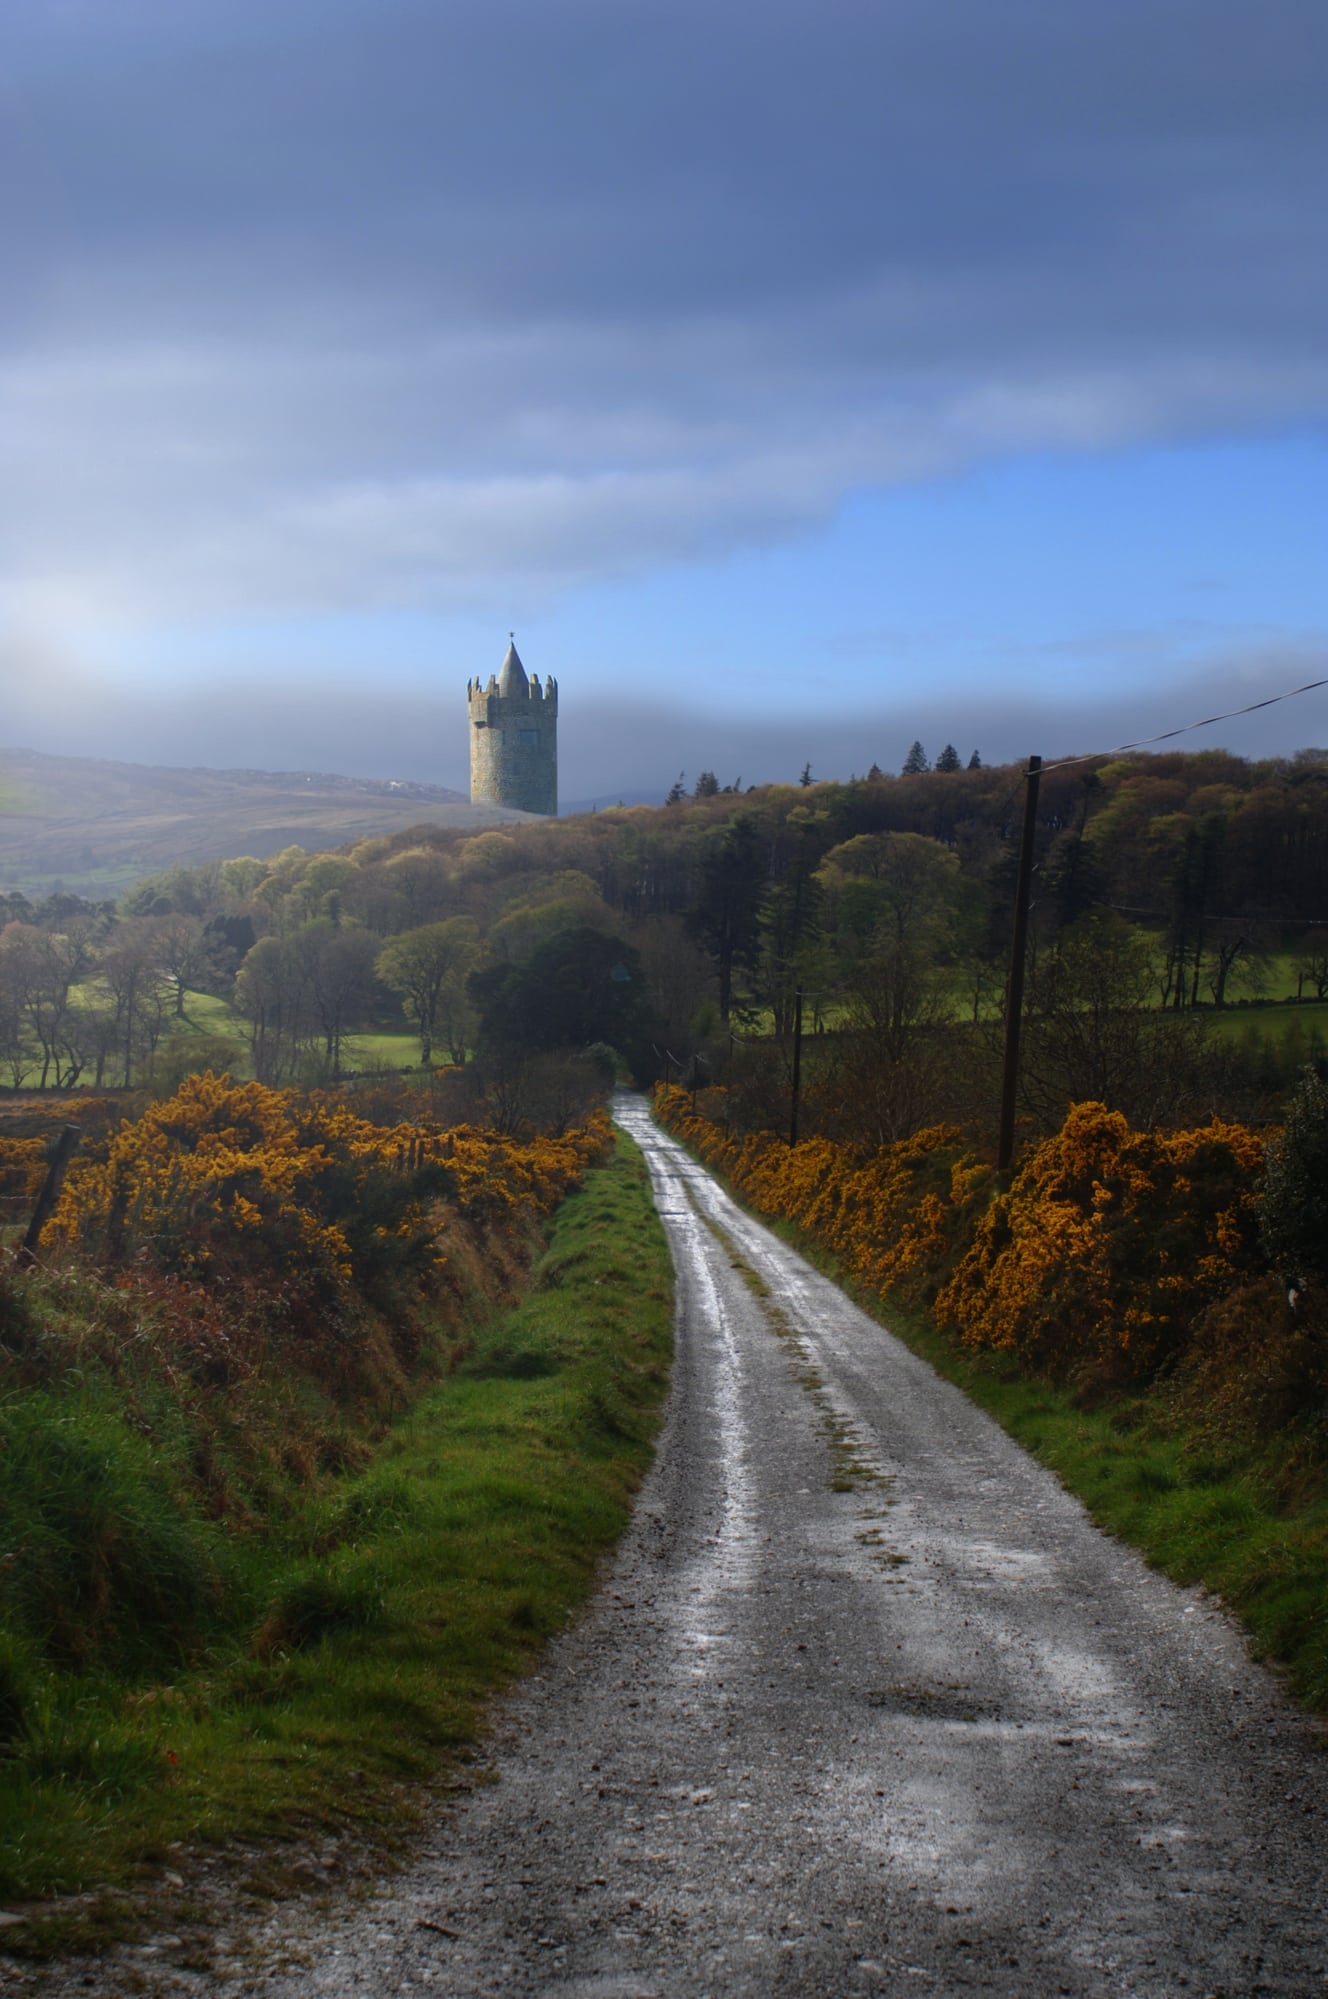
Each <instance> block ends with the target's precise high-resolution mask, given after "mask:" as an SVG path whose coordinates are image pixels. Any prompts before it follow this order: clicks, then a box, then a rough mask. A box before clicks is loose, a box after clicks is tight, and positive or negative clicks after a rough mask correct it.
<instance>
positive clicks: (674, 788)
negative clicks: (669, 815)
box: [664, 770, 687, 805]
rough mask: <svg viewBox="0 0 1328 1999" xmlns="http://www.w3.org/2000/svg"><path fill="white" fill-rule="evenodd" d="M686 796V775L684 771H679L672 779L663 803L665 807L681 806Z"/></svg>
mask: <svg viewBox="0 0 1328 1999" xmlns="http://www.w3.org/2000/svg"><path fill="white" fill-rule="evenodd" d="M686 796H687V773H686V771H685V770H680V771H679V772H678V775H677V776H676V777H675V778H674V780H673V783H672V784H671V785H670V786H669V795H668V797H667V798H666V799H665V800H664V803H665V804H666V805H681V804H682V802H683V800H684V798H686Z"/></svg>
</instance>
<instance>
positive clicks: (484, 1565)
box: [0, 1136, 673, 1968]
mask: <svg viewBox="0 0 1328 1999" xmlns="http://www.w3.org/2000/svg"><path fill="white" fill-rule="evenodd" d="M672 1289H673V1280H672V1271H671V1266H670V1263H669V1256H668V1250H667V1246H666V1244H665V1240H664V1236H663V1231H662V1229H661V1226H660V1223H659V1220H658V1218H657V1216H656V1215H655V1212H654V1208H653V1204H652V1202H651V1199H650V1193H649V1183H648V1180H647V1177H646V1174H645V1170H644V1166H643V1164H642V1161H641V1157H640V1154H639V1152H638V1151H637V1149H636V1147H635V1146H634V1145H633V1144H632V1143H631V1141H630V1140H628V1139H626V1138H625V1137H622V1136H620V1137H619V1139H618V1143H617V1149H616V1153H615V1156H614V1158H613V1160H612V1161H611V1162H610V1164H609V1165H608V1166H606V1167H604V1168H602V1169H599V1170H598V1171H594V1172H591V1173H590V1174H588V1175H587V1177H586V1181H585V1183H584V1185H583V1187H582V1188H581V1190H580V1191H579V1192H577V1193H575V1194H573V1195H571V1196H570V1198H569V1199H568V1200H566V1201H565V1202H564V1203H563V1205H562V1206H561V1207H560V1208H559V1209H558V1211H557V1212H556V1214H555V1215H554V1216H553V1218H552V1221H551V1223H550V1225H549V1229H548V1237H547V1247H546V1249H545V1251H544V1253H543V1255H542V1256H541V1257H540V1259H539V1260H538V1262H537V1263H536V1265H535V1268H534V1272H533V1276H532V1283H531V1288H530V1290H529V1292H528V1293H527V1295H526V1296H525V1297H524V1298H523V1300H522V1302H521V1303H520V1304H518V1305H517V1306H516V1307H515V1309H513V1310H511V1311H509V1312H506V1313H503V1314H500V1315H498V1316H496V1317H495V1318H494V1319H493V1320H492V1321H491V1322H490V1323H489V1324H488V1325H487V1326H485V1327H484V1328H483V1329H482V1330H481V1331H480V1332H478V1333H477V1334H476V1335H475V1337H474V1340H473V1344H472V1345H471V1347H470V1349H469V1352H468V1354H467V1357H466V1359H465V1360H464V1361H463V1362H462V1364H461V1366H460V1367H459V1369H458V1370H457V1371H456V1372H455V1373H454V1374H453V1375H451V1376H450V1377H449V1378H447V1379H446V1380H444V1381H443V1382H441V1383H440V1384H439V1385H437V1386H436V1387H434V1388H433V1389H431V1390H430V1391H429V1392H427V1393H426V1394H425V1395H424V1396H423V1397H422V1399H421V1400H420V1401H419V1402H418V1403H417V1404H416V1405H415V1406H414V1407H413V1408H412V1409H411V1410H410V1411H409V1413H407V1414H406V1415H405V1416H404V1417H402V1418H401V1419H400V1420H399V1421H398V1422H397V1423H396V1424H395V1425H394V1426H393V1427H392V1428H391V1429H390V1430H389V1431H388V1432H387V1433H386V1435H385V1436H384V1437H383V1438H382V1439H381V1441H380V1442H379V1443H378V1445H377V1447H376V1449H375V1451H374V1454H373V1459H372V1462H371V1463H370V1464H369V1465H368V1466H367V1468H365V1469H364V1470H363V1471H361V1472H359V1473H358V1474H356V1475H354V1476H344V1475H343V1476H341V1477H337V1478H329V1479H327V1480H324V1481H323V1482H322V1483H321V1484H320V1486H319V1487H318V1488H317V1489H316V1490H315V1491H314V1492H313V1493H312V1494H311V1495H310V1496H309V1500H308V1504H307V1507H306V1509H305V1510H304V1511H303V1513H302V1514H301V1515H300V1516H299V1517H298V1518H297V1519H296V1520H295V1521H294V1523H291V1522H285V1523H283V1525H282V1527H281V1528H280V1530H279V1532H278V1533H277V1534H275V1535H274V1536H273V1538H272V1540H271V1542H270V1543H269V1544H268V1545H266V1546H260V1547H259V1548H257V1549H255V1550H252V1551H250V1558H251V1559H252V1560H254V1561H255V1562H256V1563H258V1564H259V1565H260V1566H262V1567H263V1568H264V1569H265V1570H266V1574H265V1576H264V1578H263V1582H262V1589H261V1593H260V1594H261V1600H262V1603H263V1606H264V1608H263V1611H262V1614H261V1616H260V1617H259V1618H258V1620H257V1621H256V1622H251V1623H250V1624H249V1626H248V1628H246V1629H244V1630H243V1631H241V1630H237V1631H236V1633H235V1637H234V1642H233V1643H232V1644H231V1645H230V1646H229V1648H227V1647H222V1646H214V1647H213V1649H212V1652H211V1654H210V1655H209V1656H208V1657H207V1658H206V1659H202V1660H199V1661H198V1662H197V1663H196V1664H195V1665H194V1667H193V1668H192V1669H191V1670H189V1671H186V1672H177V1673H176V1674H175V1675H174V1676H173V1677H172V1679H171V1682H170V1684H168V1685H166V1684H164V1685H160V1686H153V1685H149V1686H143V1685H138V1686H135V1687H132V1688H130V1687H127V1686H125V1685H122V1684H118V1683H116V1682H115V1681H113V1680H111V1679H110V1678H107V1679H105V1680H104V1681H101V1682H99V1683H98V1684H96V1685H92V1684H89V1683H88V1682H87V1681H86V1679H84V1680H83V1681H82V1682H81V1683H80V1684H78V1685H77V1686H75V1685H70V1686H62V1685H58V1684H55V1683H54V1682H53V1683H52V1684H51V1685H50V1686H49V1687H48V1688H47V1690H46V1695H45V1698H46V1699H47V1700H48V1702H49V1703H51V1704H53V1705H54V1706H56V1707H59V1708H60V1709H61V1712H62V1713H63V1715H64V1719H63V1721H62V1723H61V1726H60V1728H59V1729H56V1730H54V1731H48V1741H49V1744H50V1754H49V1755H48V1756H47V1758H46V1762H45V1763H44V1764H43V1763H40V1760H39V1764H38V1765H37V1766H34V1765H32V1763H31V1761H30V1759H27V1758H25V1757H24V1756H23V1755H22V1754H21V1753H20V1754H13V1755H9V1756H6V1757H0V1900H2V1901H3V1905H4V1906H5V1907H6V1908H8V1909H10V1910H13V1909H14V1908H15V1907H16V1906H17V1907H19V1908H23V1907H24V1906H25V1904H26V1905H29V1906H28V1908H27V1920H25V1921H24V1922H23V1923H21V1924H18V1925H15V1926H13V1927H10V1928H6V1930H5V1931H4V1933H3V1949H4V1951H5V1952H7V1953H9V1954H20V1955H25V1956H32V1957H40V1956H47V1955H50V1954H52V1953H53V1952H55V1951H58V1950H65V1949H69V1948H80V1947H83V1948H86V1947H96V1946H97V1945H98V1944H99V1943H100V1944H104V1943H106V1942H107V1941H109V1940H111V1939H112V1938H113V1937H115V1936H116V1935H123V1934H126V1933H128V1932H130V1931H132V1930H133V1929H134V1928H135V1927H136V1925H137V1923H138V1922H139V1920H140V1916H139V1912H138V1909H137V1906H136V1904H137V1902H138V1900H139V1895H138V1893H137V1892H136V1891H142V1892H147V1893H150V1894H151V1897H152V1903H153V1909H152V1917H153V1922H154V1924H155V1925H156V1926H157V1927H162V1926H163V1923H164V1926H165V1927H167V1928H169V1929H171V1930H176V1931H179V1932H181V1934H184V1933H185V1932H187V1931H188V1929H189V1924H190V1920H191V1917H190V1897H191V1894H192V1884H191V1885H190V1886H189V1887H186V1886H184V1885H183V1883H182V1885H181V1887H180V1890H179V1893H178V1895H177V1897H176V1899H175V1902H174V1903H173V1902H172V1900H171V1897H170V1895H169V1894H167V1895H164V1896H163V1893H162V1892H161V1889H160V1884H161V1881H162V1878H163V1877H162V1870H163V1868H166V1869H168V1870H169V1871H170V1873H171V1874H174V1873H176V1871H177V1870H178V1871H179V1872H180V1873H181V1875H183V1874H184V1873H187V1872H189V1869H188V1866H187V1864H185V1863H184V1862H183V1861H182V1857H181V1851H182V1849H183V1852H185V1853H187V1852H188V1851H189V1850H190V1849H194V1848H197V1847H200V1846H208V1847H213V1848H221V1847H225V1846H226V1845H227V1843H230V1845H231V1848H232V1851H234V1846H235V1843H236V1842H239V1843H241V1845H242V1846H247V1847H248V1849H249V1850H250V1855H251V1864H250V1866H249V1868H248V1875H249V1881H248V1888H247V1890H246V1888H245V1883H244V1882H243V1881H241V1882H240V1884H239V1887H238V1889H236V1890H233V1892H241V1893H243V1892H252V1893H254V1894H258V1895H263V1894H270V1893H272V1892H274V1891H275V1890H277V1889H278V1888H279V1887H280V1885H281V1882H282V1877H283V1874H286V1875H288V1876H289V1877H290V1885H291V1886H296V1885H300V1884H301V1881H302V1880H303V1882H304V1884H305V1885H307V1878H308V1877H307V1865H308V1863H307V1862H305V1863H304V1865H305V1869H306V1872H305V1874H304V1875H303V1876H301V1874H300V1873H299V1871H298V1866H297V1869H296V1871H295V1873H294V1874H293V1875H292V1874H291V1863H292V1862H297V1861H298V1856H299V1853H300V1852H301V1850H303V1849H307V1848H308V1846H309V1845H310V1843H311V1842H320V1841H321V1842H327V1841H332V1842H333V1843H334V1845H335V1842H336V1841H337V1840H340V1839H343V1838H344V1837H345V1836H346V1835H348V1834H349V1835H350V1836H351V1837H352V1840H353V1841H355V1842H360V1843H363V1842H365V1841H367V1842H368V1843H369V1844H370V1845H371V1846H374V1845H379V1846H381V1845H385V1844H387V1843H389V1842H391V1841H392V1840H393V1839H395V1838H397V1837H399V1835H400V1833H401V1832H402V1830H403V1829H404V1828H405V1827H406V1826H408V1825H409V1823H410V1822H411V1821H412V1820H413V1819H414V1818H415V1817H416V1816H418V1814H419V1812H420V1811H421V1810H422V1809H423V1808H424V1806H425V1805H426V1804H427V1803H428V1802H429V1800H430V1799H431V1798H433V1797H435V1796H436V1795H437V1792H438V1787H439V1785H440V1784H444V1783H448V1782H450V1783H451V1784H452V1785H453V1786H455V1785H456V1784H457V1783H458V1782H461V1783H467V1784H468V1783H470V1782H473V1781H475V1770H474V1767H473V1766H472V1768H471V1770H470V1771H469V1773H467V1771H466V1770H465V1768H464V1765H465V1762H466V1760H467V1759H468V1758H469V1757H471V1756H473V1754H474V1751H473V1749H472V1747H471V1745H473V1744H475V1742H476V1741H477V1738H478V1737H479V1735H480V1734H481V1732H482V1727H483V1715H484V1710H485V1703H486V1701H487V1700H488V1698H489V1697H490V1696H491V1695H492V1694H493V1692H494V1691H495V1690H496V1689H497V1688H500V1687H501V1686H502V1685H503V1684H504V1683H506V1682H508V1681H510V1680H511V1678H512V1677H513V1676H514V1675H515V1674H517V1673H518V1672H520V1671H521V1669H522V1668H523V1667H524V1666H525V1665H526V1664H528V1662H529V1661H530V1659H531V1656H532V1654H533V1652H534V1651H535V1649H536V1647H537V1646H538V1644H539V1643H540V1641H541V1640H542V1639H544V1638H545V1637H546V1636H548V1635H549V1634H550V1633H552V1632H554V1631H556V1630H557V1629H558V1628H559V1627H560V1626H562V1625H563V1624H565V1623H566V1621H567V1619H568V1617H569V1615H570V1614H571V1613H572V1612H573V1610H574V1609H575V1607H576V1605H577V1604H578V1603H579V1602H580V1601H581V1599H582V1598H583V1597H584V1596H585V1594H586V1592H587V1590H588V1589H589V1588H590V1586H591V1584H592V1581H593V1578H594V1575H595V1571H596V1565H597V1563H598V1561H599V1559H600V1558H601V1556H602V1555H603V1553H604V1552H605V1550H606V1549H608V1548H609V1547H610V1546H611V1545H612V1543H613V1542H614V1540H615V1539H616V1538H617V1536H618V1535H619V1534H620V1533H621V1531H622V1528H623V1526H624V1525H625V1523H626V1520H627V1517H628V1512H629V1507H630V1502H631V1498H632V1494H633V1493H634V1491H635V1489H636V1486H637V1484H638V1482H639V1480H640V1478H641V1476H642V1474H643V1472H644V1470H645V1468H646V1466H647V1464H648V1461H649V1458H650V1455H651V1449H652V1443H653V1439H654V1435H655V1432H656V1428H657V1425H658V1420H659V1413H660V1410H661V1407H662V1403H663V1398H664V1394H665V1390H666V1387H667V1380H668V1370H669V1359H670V1343H671V1335H672V1318H673V1306H672ZM48 1719H49V1717H48ZM66 1738H67V1739H66ZM75 1738H77V1740H76V1739H75ZM80 1743H81V1744H82V1745H83V1748H84V1750H85V1752H86V1753H85V1754H84V1755H83V1757H82V1764H83V1765H86V1766H87V1770H86V1771H85V1772H84V1777H83V1778H82V1779H81V1778H80V1774H79V1772H80V1768H81V1767H82V1765H81V1764H80V1760H79V1756H78V1755H77V1754H76V1753H75V1752H76V1751H77V1750H78V1748H79V1744H80ZM65 1751H67V1752H68V1754H65V1753H64V1752H65ZM48 1766H49V1767H48ZM93 1770H95V1771H96V1772H97V1773H98V1775H97V1780H96V1781H95V1782H91V1781H86V1777H87V1772H90V1771H93ZM273 1842H278V1843H280V1842H294V1845H293V1846H285V1847H283V1846H281V1845H277V1846H274V1845H273V1844H272V1843H273ZM177 1843H182V1849H181V1846H180V1845H177ZM283 1854H284V1856H285V1858H284V1860H283V1857H282V1856H283ZM242 1872H244V1870H242ZM88 1882H96V1883H98V1884H109V1888H108V1889H106V1890H102V1889H100V1888H99V1890H98V1892H97V1893H96V1894H95V1895H94V1896H93V1897H92V1898H91V1899H90V1900H83V1901H79V1900H69V1901H60V1902H55V1903H46V1904H44V1905H42V1906H37V1907H33V1906H30V1905H31V1903H32V1902H33V1900H34V1898H36V1897H39V1896H45V1895H48V1894H50V1893H51V1892H52V1891H55V1890H70V1889H80V1888H83V1887H84V1885H85V1884H86V1883H88ZM186 1955H187V1952H186ZM200 1968H202V1967H201V1966H200Z"/></svg>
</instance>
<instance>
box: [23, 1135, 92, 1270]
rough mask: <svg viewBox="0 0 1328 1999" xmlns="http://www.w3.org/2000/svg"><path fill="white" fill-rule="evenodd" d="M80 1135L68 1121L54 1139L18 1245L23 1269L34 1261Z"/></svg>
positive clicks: (28, 1268) (30, 1265)
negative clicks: (43, 1178) (30, 1214)
mask: <svg viewBox="0 0 1328 1999" xmlns="http://www.w3.org/2000/svg"><path fill="white" fill-rule="evenodd" d="M82 1136H83V1134H82V1132H81V1131H80V1129H79V1127H78V1126H77V1125H76V1124H67V1125H65V1126H64V1127H63V1128H62V1130H61V1132H60V1136H59V1138H57V1140H56V1141H55V1151H54V1152H53V1153H52V1154H51V1163H50V1165H49V1166H48V1167H47V1169H46V1178H45V1180H44V1181H43V1182H42V1190H41V1192H40V1194H38V1196H37V1205H36V1207H35V1208H34V1209H33V1211H32V1220H31V1221H30V1222H29V1223H28V1232H27V1234H26V1235H25V1236H24V1238H23V1240H22V1242H21V1243H20V1244H19V1248H18V1263H19V1266H20V1268H21V1269H23V1270H31V1268H32V1266H33V1264H34V1263H35V1262H36V1261H37V1244H38V1243H39V1242H40V1241H41V1232H42V1230H43V1229H44V1228H45V1227H46V1224H47V1222H48V1221H49V1220H50V1219H51V1210H52V1208H53V1207H54V1206H55V1204H56V1202H57V1200H58V1199H59V1198H60V1188H61V1185H62V1184H63V1182H64V1177H65V1169H66V1168H67V1167H68V1165H69V1162H70V1160H71V1159H72V1158H73V1156H74V1151H75V1148H76V1147H77V1145H78V1141H79V1139H80V1138H81V1137H82Z"/></svg>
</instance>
